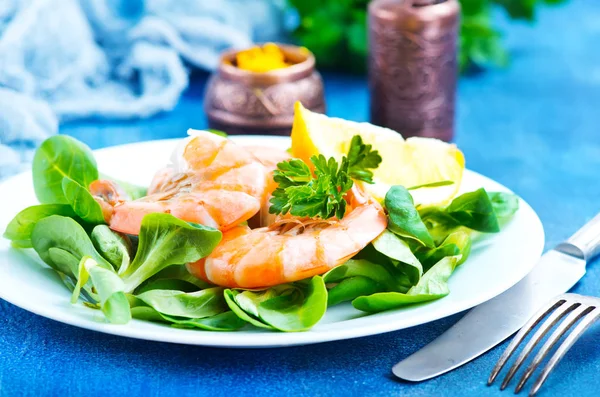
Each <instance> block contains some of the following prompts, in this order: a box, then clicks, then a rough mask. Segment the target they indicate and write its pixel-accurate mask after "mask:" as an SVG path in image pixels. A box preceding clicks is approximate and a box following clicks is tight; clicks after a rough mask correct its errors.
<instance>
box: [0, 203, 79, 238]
mask: <svg viewBox="0 0 600 397" xmlns="http://www.w3.org/2000/svg"><path fill="white" fill-rule="evenodd" d="M50 215H62V216H67V217H70V218H74V217H75V216H76V215H75V212H73V210H72V209H71V206H70V205H67V204H40V205H34V206H31V207H27V208H25V209H24V210H22V211H21V212H19V213H18V214H17V215H16V216H15V217H14V218H13V219H12V220H11V221H10V223H9V224H8V226H7V227H6V230H5V231H4V237H5V238H7V239H9V240H11V241H12V244H13V246H15V247H18V248H31V232H32V231H33V227H34V226H35V224H36V223H37V222H38V221H39V220H41V219H44V218H46V217H48V216H50Z"/></svg>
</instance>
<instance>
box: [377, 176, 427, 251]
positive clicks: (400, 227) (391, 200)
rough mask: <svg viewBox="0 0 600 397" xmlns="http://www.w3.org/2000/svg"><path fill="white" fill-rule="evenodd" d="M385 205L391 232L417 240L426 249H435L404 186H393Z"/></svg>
mask: <svg viewBox="0 0 600 397" xmlns="http://www.w3.org/2000/svg"><path fill="white" fill-rule="evenodd" d="M384 203H385V208H386V209H387V211H388V217H389V220H388V229H389V230H391V231H392V232H394V233H396V234H397V235H399V236H401V237H406V238H412V239H415V240H417V241H418V242H419V243H421V244H423V245H424V246H426V247H429V248H433V247H435V244H434V242H433V238H432V237H431V235H430V234H429V231H428V230H427V227H426V226H425V224H424V223H423V221H422V220H421V217H420V216H419V212H418V211H417V209H416V208H415V204H414V201H413V198H412V196H411V195H410V192H409V191H408V190H407V189H406V188H405V187H404V186H400V185H396V186H392V187H391V188H390V189H389V190H388V192H387V193H386V195H385V200H384Z"/></svg>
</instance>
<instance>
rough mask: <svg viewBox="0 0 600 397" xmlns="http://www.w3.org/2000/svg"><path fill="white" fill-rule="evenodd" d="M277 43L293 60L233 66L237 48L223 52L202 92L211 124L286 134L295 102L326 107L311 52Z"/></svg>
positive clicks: (234, 131)
mask: <svg viewBox="0 0 600 397" xmlns="http://www.w3.org/2000/svg"><path fill="white" fill-rule="evenodd" d="M278 46H279V48H280V49H281V50H282V52H283V53H284V55H285V59H286V61H287V62H289V63H292V65H291V66H288V67H286V68H282V69H276V70H272V71H269V72H264V73H256V72H250V71H247V70H243V69H240V68H238V67H236V66H235V59H236V54H237V52H238V51H237V50H236V51H227V52H225V53H224V54H223V55H222V57H221V62H220V64H219V68H218V70H217V71H216V72H215V73H214V74H213V75H212V76H211V78H210V79H209V81H208V84H207V87H206V92H205V95H204V110H205V112H206V115H207V116H208V125H209V127H210V128H214V129H218V130H222V131H225V132H227V133H228V134H265V135H289V134H290V132H291V128H292V121H293V118H294V102H296V101H300V102H302V104H303V105H304V107H306V108H307V109H310V110H312V111H315V112H319V113H324V112H325V99H324V96H323V80H322V79H321V75H320V74H319V73H318V72H317V71H316V70H315V58H314V56H313V54H312V53H311V52H309V51H308V50H306V49H305V48H301V47H296V46H292V45H283V44H278Z"/></svg>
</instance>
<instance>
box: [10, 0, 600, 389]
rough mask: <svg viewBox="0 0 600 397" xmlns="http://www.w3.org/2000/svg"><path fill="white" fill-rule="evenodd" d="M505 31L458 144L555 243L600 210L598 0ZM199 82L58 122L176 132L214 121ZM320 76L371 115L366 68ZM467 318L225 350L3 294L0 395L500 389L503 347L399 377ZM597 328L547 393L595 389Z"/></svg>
mask: <svg viewBox="0 0 600 397" xmlns="http://www.w3.org/2000/svg"><path fill="white" fill-rule="evenodd" d="M500 18H501V17H500ZM504 30H505V32H506V42H507V44H508V46H509V48H510V50H511V51H512V54H513V62H512V65H511V66H510V68H508V69H506V70H491V71H487V72H485V73H483V74H478V75H475V76H470V77H468V78H463V79H461V81H460V84H459V101H458V114H457V138H456V142H457V144H458V146H459V147H460V148H461V149H462V150H463V151H464V153H465V156H466V159H467V166H468V167H469V168H471V169H473V170H475V171H478V172H480V173H483V174H485V175H487V176H489V177H491V178H493V179H496V180H498V181H499V182H501V183H503V184H505V185H506V186H508V187H510V188H511V189H513V190H514V191H515V192H516V193H518V194H519V195H521V196H522V197H523V198H524V199H525V200H527V201H528V202H529V203H530V204H531V205H532V206H533V208H534V209H535V210H536V211H537V212H538V214H539V216H540V218H541V219H542V222H543V224H544V226H545V229H546V236H547V237H546V239H547V243H546V248H550V247H552V246H553V245H555V244H556V243H558V242H559V241H561V240H563V239H565V238H567V237H568V236H569V235H570V234H571V233H572V232H574V231H575V230H576V229H577V228H578V227H579V226H581V225H582V224H583V223H584V222H585V221H587V220H588V219H590V218H591V217H592V216H593V215H594V214H595V213H597V212H598V211H599V210H600V183H599V171H600V123H599V122H600V2H598V1H594V0H588V1H579V2H577V4H576V3H575V2H573V3H572V4H569V5H567V6H565V7H561V8H554V9H546V10H543V11H542V12H541V15H540V22H539V24H538V25H537V26H536V27H535V28H530V27H528V26H524V25H518V24H517V25H510V26H509V25H508V24H506V25H505V26H504ZM205 80H206V76H205V75H197V76H195V78H194V81H193V84H192V85H191V87H190V89H189V90H188V91H187V93H186V95H185V96H184V98H183V99H182V100H181V102H180V103H179V105H178V106H177V108H176V109H175V111H174V112H172V113H168V114H163V115H160V116H158V117H154V118H152V119H150V120H145V121H136V122H118V123H117V122H100V121H94V120H92V121H89V122H84V123H77V124H70V125H65V126H63V128H62V129H61V132H62V133H66V134H70V135H73V136H75V137H77V138H78V139H81V140H83V141H84V142H86V143H87V144H89V145H90V146H91V147H92V148H101V147H105V146H111V145H118V144H122V143H126V142H134V141H141V140H149V139H157V138H174V137H181V136H183V135H184V133H185V131H186V130H187V128H189V127H194V128H203V127H206V120H205V116H204V114H203V111H202V94H203V88H204V84H205ZM325 84H326V93H327V103H328V107H329V109H328V110H329V114H330V115H333V116H340V117H345V118H348V119H352V120H358V121H365V120H367V119H368V114H367V101H368V93H367V86H366V80H365V78H363V77H348V76H338V75H331V74H326V75H325ZM515 260H518V258H515ZM599 286H600V265H599V264H598V263H591V264H590V266H589V267H588V274H587V275H586V276H585V278H584V279H583V280H582V281H581V282H580V283H579V284H578V285H577V286H576V287H575V288H574V291H576V292H579V293H585V294H594V295H598V294H599ZM461 315H462V314H459V315H455V316H452V317H449V318H446V319H443V320H439V321H436V322H433V323H430V324H427V325H423V326H419V327H415V328H411V329H407V330H403V331H398V332H392V333H388V334H384V335H379V336H373V337H367V338H360V339H355V340H351V341H342V342H333V343H327V344H321V345H313V346H305V347H293V348H283V349H276V350H227V349H212V348H202V347H191V346H180V345H173V344H166V343H155V342H146V341H138V340H132V339H126V338H120V337H116V336H110V335H104V334H100V333H95V332H91V331H87V330H83V329H78V328H75V327H71V326H68V325H64V324H60V323H57V322H54V321H51V320H47V319H45V318H42V317H38V316H36V315H33V314H30V313H28V312H26V311H24V310H21V309H19V308H17V307H14V306H12V305H10V304H8V303H6V302H4V301H0V395H2V396H12V395H22V394H26V395H40V394H43V395H46V394H52V395H54V394H63V395H83V394H85V395H88V396H91V395H123V394H127V395H130V396H137V395H144V396H147V395H150V396H154V395H181V396H185V395H213V396H220V395H250V394H259V393H260V394H266V395H275V394H303V395H337V394H346V395H405V396H425V395H436V396H457V395H472V396H481V395H501V393H500V392H499V390H498V388H497V387H492V388H488V387H486V386H485V380H486V378H487V376H488V374H489V371H490V370H491V368H492V366H493V363H494V362H495V361H496V360H497V359H498V357H499V355H500V353H501V351H502V350H503V347H504V346H505V344H504V345H502V347H498V348H496V349H494V350H492V351H491V352H490V353H488V354H486V355H485V356H483V357H480V358H479V359H477V360H475V361H473V362H472V363H470V364H468V365H465V366H463V367H461V368H460V369H458V370H456V371H454V372H452V373H450V374H447V375H445V376H442V377H439V378H436V379H433V380H430V381H427V382H423V383H420V384H409V383H404V382H400V381H397V380H395V379H394V378H393V377H392V375H391V373H390V368H391V366H392V365H393V364H394V363H396V362H397V361H399V360H401V359H402V358H404V357H406V356H408V355H409V354H410V353H412V352H414V351H415V350H417V349H419V348H420V347H421V346H423V345H425V344H426V343H428V342H429V341H431V340H433V339H434V338H435V337H436V336H438V335H439V334H441V333H442V332H443V331H444V330H446V329H447V328H448V327H449V326H451V325H452V324H453V323H454V322H456V321H457V320H458V319H459V318H460V317H461ZM599 338H600V326H596V327H594V328H592V329H591V330H590V331H588V333H587V334H586V335H585V336H584V337H583V338H582V339H581V340H580V342H579V343H578V344H577V345H576V346H575V347H574V348H573V349H572V350H571V352H570V353H569V354H568V355H567V356H566V357H565V359H564V360H563V361H562V363H561V364H560V366H559V368H558V371H557V372H556V373H554V374H553V375H552V376H551V377H550V378H549V380H548V381H547V384H546V386H545V387H544V388H543V389H542V392H541V394H540V396H551V395H561V396H571V395H573V396H575V395H577V396H580V397H583V396H597V395H599V394H600V393H599V389H600V388H599V386H598V376H599V375H598V374H600V344H599V343H598V340H599ZM507 393H510V392H509V391H506V392H505V393H504V394H506V395H509V394H507Z"/></svg>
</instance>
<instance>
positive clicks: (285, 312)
mask: <svg viewBox="0 0 600 397" xmlns="http://www.w3.org/2000/svg"><path fill="white" fill-rule="evenodd" d="M225 300H226V301H227V304H228V305H229V307H230V308H231V310H232V311H233V312H234V313H235V314H236V315H238V317H240V318H241V319H243V320H245V321H247V322H249V323H250V324H252V325H255V326H257V327H261V328H267V329H275V330H279V331H306V330H308V329H310V328H312V327H313V326H314V325H315V324H316V323H317V322H318V321H319V320H320V319H321V317H323V315H324V314H325V311H326V310H327V289H326V288H325V282H324V281H323V278H322V277H321V276H315V277H313V278H311V279H310V280H304V281H301V282H296V283H290V284H283V285H277V286H275V287H271V288H268V289H265V290H261V291H250V290H236V289H227V290H225Z"/></svg>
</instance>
